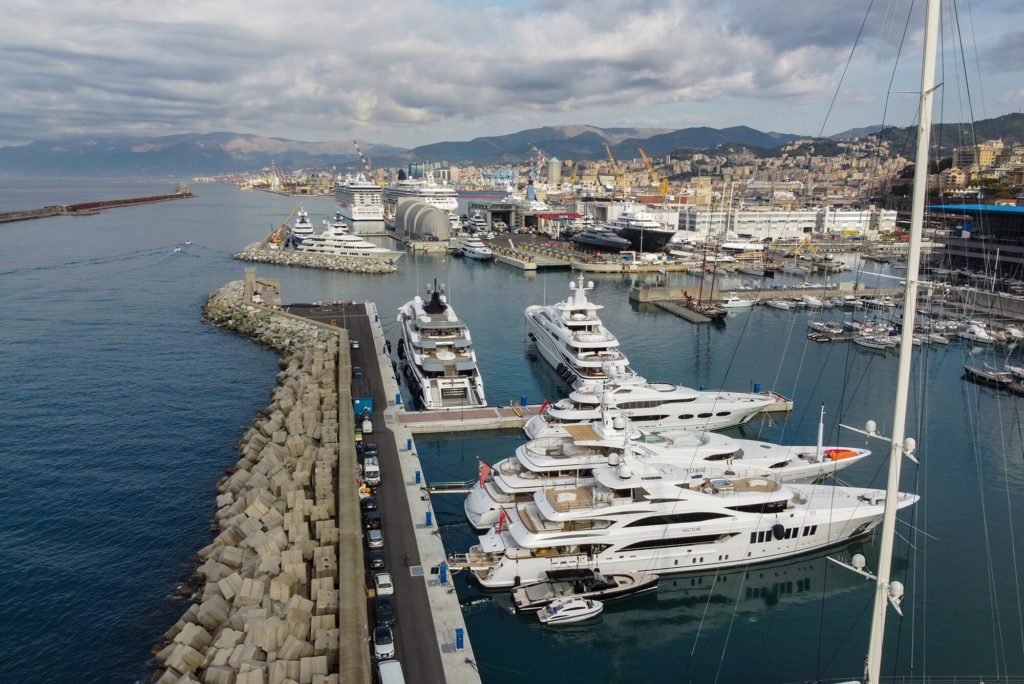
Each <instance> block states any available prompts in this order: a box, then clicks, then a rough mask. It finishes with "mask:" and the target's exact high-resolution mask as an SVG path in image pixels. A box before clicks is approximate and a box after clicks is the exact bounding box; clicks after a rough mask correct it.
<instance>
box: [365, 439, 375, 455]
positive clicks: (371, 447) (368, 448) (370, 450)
mask: <svg viewBox="0 0 1024 684" xmlns="http://www.w3.org/2000/svg"><path fill="white" fill-rule="evenodd" d="M376 455H377V445H376V444H374V443H373V442H367V443H366V444H363V456H376Z"/></svg>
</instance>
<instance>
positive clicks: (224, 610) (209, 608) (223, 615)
mask: <svg viewBox="0 0 1024 684" xmlns="http://www.w3.org/2000/svg"><path fill="white" fill-rule="evenodd" d="M229 608H230V604H229V603H228V602H227V601H226V600H225V599H224V597H223V596H212V597H209V598H207V597H206V596H204V597H203V602H202V603H201V604H200V605H199V615H197V616H196V617H197V618H198V619H199V624H201V625H202V626H203V627H205V628H206V629H207V630H208V631H210V632H213V631H214V630H216V629H217V628H218V627H220V626H221V625H223V624H224V621H225V620H227V618H228V610H229Z"/></svg>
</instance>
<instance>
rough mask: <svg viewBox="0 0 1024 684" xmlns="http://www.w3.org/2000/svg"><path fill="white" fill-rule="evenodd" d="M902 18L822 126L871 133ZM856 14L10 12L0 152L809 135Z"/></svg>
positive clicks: (1013, 68) (122, 8)
mask: <svg viewBox="0 0 1024 684" xmlns="http://www.w3.org/2000/svg"><path fill="white" fill-rule="evenodd" d="M907 7H908V6H907V5H905V3H889V4H886V5H885V7H884V8H876V9H875V10H873V11H874V15H873V16H869V18H868V21H867V23H866V24H865V29H864V33H863V36H862V38H861V42H860V45H859V46H858V53H857V55H856V57H857V58H858V61H857V62H856V63H855V65H854V66H852V67H851V71H850V73H849V75H848V76H847V82H846V84H845V86H844V90H843V93H849V94H850V98H849V100H847V102H848V103H852V104H848V105H847V106H846V107H844V108H842V109H841V110H840V111H837V112H835V113H834V114H833V118H832V119H831V120H830V123H829V126H828V128H829V129H830V130H840V129H842V128H847V127H851V126H857V125H868V124H872V123H877V122H878V121H880V119H881V109H880V107H881V102H883V101H884V98H885V93H884V89H885V87H886V84H887V83H888V80H889V70H891V68H892V67H891V64H892V61H893V56H894V55H895V53H896V50H897V47H898V46H899V45H900V42H901V39H902V36H903V27H904V23H905V22H906V14H905V13H906V11H907ZM866 8H867V3H866V2H859V3H832V2H826V3H821V2H818V1H815V0H793V1H792V2H787V3H778V2H767V1H764V0H726V1H724V2H711V1H710V0H690V1H686V2H684V1H682V0H675V1H667V0H666V1H656V0H642V1H638V0H632V1H630V0H590V1H586V2H585V1H583V0H548V1H547V2H543V3H542V2H536V3H526V2H491V3H487V2H461V3H460V2H450V1H449V2H444V1H441V0H410V1H409V2H403V3H398V2H383V3H376V4H374V3H355V2H352V1H351V0H345V1H342V2H338V1H334V2H332V1H330V0H308V1H307V2H304V3H302V5H301V6H296V5H290V4H288V3H274V4H271V3H266V6H259V3H256V4H254V3H252V2H251V0H250V1H246V2H243V1H241V0H224V1H222V2H208V1H204V2H192V3H179V4H171V5H167V4H165V3H157V2H155V1H153V0H138V1H135V2H114V1H110V0H108V1H106V2H95V1H92V0H90V1H86V0H66V1H65V2H62V3H60V4H59V5H56V6H53V7H49V8H47V9H46V10H45V11H41V10H40V9H39V8H38V5H37V4H33V3H29V2H28V1H27V0H8V2H5V3H4V4H3V5H2V6H0V21H2V22H3V25H4V27H5V42H4V43H3V45H0V59H2V60H3V63H4V65H5V68H4V69H3V70H2V71H0V88H2V90H3V92H4V93H5V100H4V106H3V108H2V110H0V141H2V142H6V143H17V142H27V141H29V140H32V139H39V138H44V137H51V136H57V135H62V134H77V133H91V132H124V131H132V132H137V133H154V134H166V133H170V132H187V131H212V130H235V131H241V132H255V133H261V134H264V135H272V136H281V137H291V138H297V139H304V140H343V139H347V138H350V137H352V136H354V135H356V136H359V137H365V138H369V139H372V140H375V141H377V142H385V143H392V144H399V145H413V144H420V143H426V142H433V141H438V140H444V139H465V138H467V137H472V136H473V135H480V134H496V133H506V132H512V131H513V130H516V129H517V128H521V127H527V126H540V125H545V124H550V123H558V122H563V123H569V122H571V123H592V124H596V125H634V124H646V125H655V126H665V127H680V126H684V125H694V124H698V125H708V126H713V127H723V126H729V125H737V124H746V125H750V126H753V127H755V128H761V129H763V130H781V131H786V132H797V133H811V132H816V130H817V127H818V126H819V125H820V121H821V119H822V118H823V117H824V114H825V111H826V110H827V108H828V103H829V101H830V100H831V97H832V92H833V90H834V89H835V87H836V83H837V81H838V77H839V74H840V72H841V70H842V67H843V64H844V63H845V61H846V58H847V55H848V53H849V51H850V47H851V45H852V43H853V40H854V37H855V36H856V35H857V32H858V29H859V27H860V22H861V21H862V19H863V17H864V12H865V10H866ZM974 9H975V12H976V14H975V15H974V16H973V17H970V19H971V20H972V22H973V28H974V31H975V32H976V34H977V35H979V36H983V37H984V39H985V43H984V44H979V49H978V53H979V54H981V55H983V65H984V64H985V63H999V64H1000V67H999V70H998V71H997V70H994V69H993V70H992V72H991V73H992V75H993V80H997V81H998V80H999V79H1004V80H1005V79H1010V80H1009V81H1007V82H1009V83H1012V82H1013V81H1012V79H1014V78H1016V79H1017V81H1018V82H1019V80H1020V73H1021V71H1020V70H1021V66H1020V65H1021V62H1020V60H1016V59H1014V60H1001V61H1000V60H999V59H998V57H999V55H1000V54H1004V53H1006V52H1011V53H1013V52H1015V51H1019V45H1020V41H1019V39H1018V38H1019V36H1015V35H1014V34H1012V33H1011V32H1010V29H1008V28H1003V27H1004V26H1005V27H1012V26H1014V25H1015V24H1018V25H1019V20H1020V19H1021V18H1022V14H1024V9H1022V8H1021V7H1017V6H1016V5H1014V4H1006V5H1002V6H994V7H989V6H986V5H982V6H981V7H976V8H974ZM985 11H989V12H992V14H991V15H986V14H984V12H985ZM1014 17H1015V18H1016V19H1017V21H1016V22H1014V21H1013V18H1014ZM961 21H964V19H963V18H961ZM912 25H913V24H912ZM918 35H919V33H918V32H916V31H912V32H911V35H910V37H909V38H908V41H909V42H908V44H907V45H905V46H904V48H903V50H904V58H903V60H902V62H903V64H904V72H905V73H906V74H907V78H908V79H910V78H916V75H914V74H913V72H914V70H915V69H916V68H917V67H916V64H917V61H916V59H914V58H913V57H912V56H910V54H909V53H910V51H911V50H912V49H913V46H912V44H913V42H914V41H915V40H917V39H918V38H917V36H918ZM970 35H973V34H970ZM969 54H974V53H973V52H969ZM883 65H884V66H883ZM975 72H976V70H975ZM969 73H970V72H969ZM983 73H986V72H983ZM986 75H987V74H986ZM908 82H912V81H911V80H908ZM999 82H1000V83H1001V82H1002V81H999ZM1015 88H1016V84H1014V86H1013V87H1005V88H999V87H997V88H989V87H988V85H987V84H986V92H996V93H997V94H998V95H997V96H993V98H992V100H993V103H998V104H999V105H1000V106H1001V107H1002V109H1001V110H1000V111H999V113H1002V112H1003V111H1006V109H1007V108H1009V109H1019V108H1020V103H1019V101H1018V102H1016V103H1014V102H1009V103H1006V102H1004V100H1005V99H1006V98H1005V94H1006V93H1007V92H1012V91H1013V90H1014V89H1015ZM868 93H877V95H876V96H875V97H870V96H868V95H867V94H868ZM904 99H906V98H904ZM1011 99H1012V98H1011ZM890 120H892V119H891V117H890Z"/></svg>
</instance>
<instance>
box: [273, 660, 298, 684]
mask: <svg viewBox="0 0 1024 684" xmlns="http://www.w3.org/2000/svg"><path fill="white" fill-rule="evenodd" d="M299 672H300V670H299V661H298V660H275V661H274V662H272V663H270V666H269V667H268V671H267V676H268V678H267V682H268V684H283V683H284V682H287V681H289V680H290V681H294V682H297V681H299Z"/></svg>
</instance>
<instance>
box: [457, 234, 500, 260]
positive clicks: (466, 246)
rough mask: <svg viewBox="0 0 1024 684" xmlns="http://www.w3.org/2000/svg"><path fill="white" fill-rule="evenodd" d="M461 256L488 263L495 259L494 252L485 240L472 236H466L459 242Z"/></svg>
mask: <svg viewBox="0 0 1024 684" xmlns="http://www.w3.org/2000/svg"><path fill="white" fill-rule="evenodd" d="M457 251H458V252H459V254H461V255H462V256H464V257H467V258H469V259H479V260H480V261H487V260H489V259H491V258H493V257H494V252H493V251H492V250H491V248H490V247H488V246H487V245H485V244H484V242H483V240H481V239H480V238H478V237H474V236H472V235H466V236H464V237H463V238H462V239H461V240H460V241H459V247H458V250H457Z"/></svg>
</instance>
